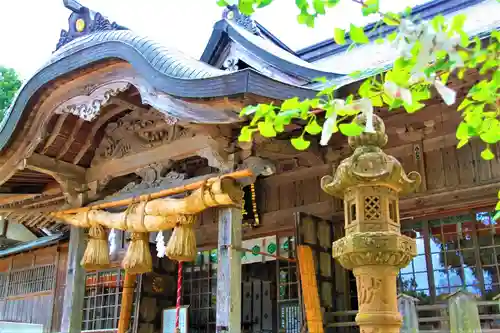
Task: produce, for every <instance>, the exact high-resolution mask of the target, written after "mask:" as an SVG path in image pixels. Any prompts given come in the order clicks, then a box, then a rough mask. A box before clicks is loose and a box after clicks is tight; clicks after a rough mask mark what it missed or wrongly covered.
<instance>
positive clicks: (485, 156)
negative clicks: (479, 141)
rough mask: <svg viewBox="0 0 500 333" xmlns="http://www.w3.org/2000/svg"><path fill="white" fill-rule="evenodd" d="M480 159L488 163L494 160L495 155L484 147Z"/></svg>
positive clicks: (488, 148)
mask: <svg viewBox="0 0 500 333" xmlns="http://www.w3.org/2000/svg"><path fill="white" fill-rule="evenodd" d="M481 157H482V158H483V160H486V161H490V160H492V159H494V158H495V155H494V154H493V152H492V151H491V149H490V147H486V148H485V149H484V150H483V151H482V152H481Z"/></svg>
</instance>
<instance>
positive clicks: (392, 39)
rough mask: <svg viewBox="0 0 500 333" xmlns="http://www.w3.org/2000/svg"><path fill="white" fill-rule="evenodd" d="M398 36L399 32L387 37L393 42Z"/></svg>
mask: <svg viewBox="0 0 500 333" xmlns="http://www.w3.org/2000/svg"><path fill="white" fill-rule="evenodd" d="M397 36H398V33H397V31H394V32H391V33H390V34H388V35H387V40H388V41H389V42H392V41H394V40H395V39H396V37H397Z"/></svg>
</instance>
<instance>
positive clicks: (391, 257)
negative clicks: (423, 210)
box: [321, 115, 420, 333]
mask: <svg viewBox="0 0 500 333" xmlns="http://www.w3.org/2000/svg"><path fill="white" fill-rule="evenodd" d="M355 121H356V123H357V124H358V125H360V126H363V127H364V126H365V124H366V117H365V116H364V115H359V116H358V117H357V118H356V120H355ZM373 125H374V130H375V131H374V132H373V133H368V132H364V133H362V134H361V135H359V136H356V137H349V141H348V142H349V146H350V147H351V148H352V149H353V150H354V152H353V154H352V155H351V156H350V157H348V158H346V159H345V160H343V161H342V162H341V163H340V165H339V167H338V168H337V169H336V170H335V173H334V175H333V177H332V176H329V175H328V176H324V177H323V178H322V179H321V188H322V189H323V190H324V191H325V192H326V193H328V194H330V195H332V196H335V197H338V198H341V199H343V200H344V212H345V237H343V238H341V239H339V240H337V241H335V242H334V243H333V250H332V252H333V257H334V258H335V259H336V260H338V261H339V262H340V264H341V265H342V266H343V267H344V268H346V269H350V270H353V273H354V276H355V277H356V286H357V293H358V305H359V312H358V315H357V316H356V322H357V324H358V325H359V326H360V329H361V332H362V333H396V332H399V330H400V327H401V323H402V319H401V315H400V313H399V311H398V300H397V290H396V289H397V288H396V276H397V274H398V271H399V270H400V269H401V268H403V267H406V266H407V265H408V264H409V263H410V261H411V260H412V258H413V257H414V256H416V254H417V253H416V244H415V241H414V240H413V239H411V238H410V237H407V236H403V235H401V226H400V221H399V195H400V194H404V193H409V192H412V191H414V190H415V189H416V188H417V187H418V186H419V185H420V175H419V174H418V173H416V172H410V173H409V174H408V175H406V173H405V172H404V170H403V167H402V166H401V163H400V162H399V161H398V160H397V159H396V158H395V157H393V156H390V155H387V154H386V153H384V151H383V150H382V147H384V146H385V144H386V143H387V135H386V134H385V125H384V123H383V121H382V119H381V118H380V117H378V116H375V115H374V116H373Z"/></svg>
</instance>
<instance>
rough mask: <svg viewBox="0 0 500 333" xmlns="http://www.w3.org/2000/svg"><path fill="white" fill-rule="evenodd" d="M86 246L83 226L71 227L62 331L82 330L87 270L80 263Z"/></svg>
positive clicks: (74, 332)
mask: <svg viewBox="0 0 500 333" xmlns="http://www.w3.org/2000/svg"><path fill="white" fill-rule="evenodd" d="M85 246H86V244H85V233H84V230H83V228H78V227H71V232H70V237H69V249H68V271H67V275H66V289H65V291H64V300H63V308H62V311H63V313H62V320H61V333H79V332H81V330H82V314H83V297H84V294H85V270H84V269H83V267H82V266H81V265H80V261H81V260H82V257H83V252H84V251H85Z"/></svg>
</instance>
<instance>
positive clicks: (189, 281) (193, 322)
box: [182, 250, 217, 333]
mask: <svg viewBox="0 0 500 333" xmlns="http://www.w3.org/2000/svg"><path fill="white" fill-rule="evenodd" d="M216 263H217V251H216V250H212V251H204V252H201V253H199V254H198V257H197V259H196V261H195V262H194V263H192V264H189V263H186V264H185V265H184V272H183V284H182V293H183V294H182V296H183V297H182V304H186V305H187V304H189V308H188V311H189V330H188V331H189V332H191V333H212V332H215V312H216V295H217V264H216Z"/></svg>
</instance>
